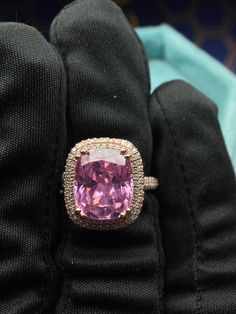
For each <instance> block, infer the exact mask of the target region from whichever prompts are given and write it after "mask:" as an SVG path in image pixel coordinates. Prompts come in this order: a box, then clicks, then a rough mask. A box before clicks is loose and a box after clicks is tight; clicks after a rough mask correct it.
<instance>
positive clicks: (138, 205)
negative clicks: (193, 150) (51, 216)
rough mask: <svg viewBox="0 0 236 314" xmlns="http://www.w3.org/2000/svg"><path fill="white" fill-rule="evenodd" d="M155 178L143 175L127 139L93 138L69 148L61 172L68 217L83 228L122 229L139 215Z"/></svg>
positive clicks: (132, 146)
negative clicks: (146, 193) (62, 171)
mask: <svg viewBox="0 0 236 314" xmlns="http://www.w3.org/2000/svg"><path fill="white" fill-rule="evenodd" d="M157 187H158V180H157V178H154V177H145V176H144V170H143V162H142V158H141V155H140V153H139V151H138V149H137V148H136V147H135V146H134V145H133V144H132V143H131V142H129V141H127V140H124V139H115V138H92V139H87V140H83V141H81V142H79V143H77V144H76V145H75V146H74V147H73V148H72V149H71V151H70V153H69V155H68V158H67V161H66V167H65V174H64V194H65V204H66V209H67V213H68V215H69V217H70V218H71V219H72V221H73V222H74V223H76V224H79V225H80V226H81V227H82V228H86V229H91V230H114V229H119V228H124V227H126V226H128V225H129V224H131V223H132V222H134V221H135V220H136V218H137V217H138V216H139V214H140V212H141V209H142V205H143V200H144V192H145V190H147V189H156V188H157Z"/></svg>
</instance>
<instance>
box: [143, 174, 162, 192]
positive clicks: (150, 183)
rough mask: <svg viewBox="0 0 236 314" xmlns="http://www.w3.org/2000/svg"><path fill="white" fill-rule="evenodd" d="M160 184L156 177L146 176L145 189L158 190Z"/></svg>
mask: <svg viewBox="0 0 236 314" xmlns="http://www.w3.org/2000/svg"><path fill="white" fill-rule="evenodd" d="M158 186H159V182H158V179H157V178H155V177H144V190H156V189H157V188H158Z"/></svg>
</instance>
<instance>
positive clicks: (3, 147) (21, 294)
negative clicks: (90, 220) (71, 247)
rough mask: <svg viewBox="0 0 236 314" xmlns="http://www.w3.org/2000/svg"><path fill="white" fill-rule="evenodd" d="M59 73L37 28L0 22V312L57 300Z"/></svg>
mask: <svg viewBox="0 0 236 314" xmlns="http://www.w3.org/2000/svg"><path fill="white" fill-rule="evenodd" d="M63 73H64V69H63V66H62V64H61V61H60V59H59V58H58V57H57V54H56V52H55V51H54V50H53V49H52V47H50V45H49V44H48V43H47V42H46V40H45V39H44V38H43V36H42V35H41V34H40V33H39V32H38V31H36V30H35V29H33V28H31V27H29V26H26V25H23V24H16V23H1V24H0V174H1V175H0V313H1V314H16V313H22V314H23V313H24V314H27V313H29V314H32V313H42V311H43V310H45V311H43V312H44V313H49V310H48V306H50V303H51V302H52V301H53V299H54V298H55V297H56V296H55V293H56V292H57V282H58V275H57V272H56V269H55V265H54V263H53V259H52V255H51V252H52V251H53V246H54V243H55V241H56V237H57V235H58V231H56V229H57V228H56V225H57V224H58V218H57V217H56V216H57V207H56V198H57V195H58V194H59V192H58V191H59V186H58V183H59V182H60V177H61V172H62V165H63V162H64V161H63V162H62V150H63V149H64V147H65V114H64V111H65V110H64V108H65V101H64V93H65V86H64V85H65V83H64V81H65V75H64V74H63ZM63 159H64V156H63ZM57 193H58V194H57ZM49 296H50V297H49ZM48 298H49V299H50V300H48Z"/></svg>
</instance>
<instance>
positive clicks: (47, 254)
mask: <svg viewBox="0 0 236 314" xmlns="http://www.w3.org/2000/svg"><path fill="white" fill-rule="evenodd" d="M56 56H57V60H59V61H60V59H59V56H58V55H57V54H56ZM60 63H61V61H60ZM60 68H61V69H60V74H61V77H60V89H59V95H60V107H59V110H58V112H57V128H56V134H57V136H56V140H55V142H54V144H52V145H53V146H54V147H53V154H52V156H53V157H52V159H51V169H53V171H52V173H51V175H50V178H49V184H48V188H47V195H46V199H47V200H48V206H47V207H46V212H45V221H46V224H45V227H44V232H45V234H46V236H45V241H44V253H43V257H44V261H45V264H46V268H47V270H48V271H49V272H50V278H49V280H48V285H47V286H45V287H44V288H43V294H44V295H45V296H44V298H43V303H42V307H41V310H39V313H48V310H47V308H48V306H50V303H51V301H50V296H51V292H52V290H54V289H55V280H56V282H58V276H59V272H58V268H57V266H56V264H55V259H54V258H53V255H52V241H53V240H54V237H55V235H54V232H55V228H56V222H55V221H54V222H53V223H52V219H53V218H54V219H55V217H53V206H52V204H51V203H52V198H53V196H52V194H53V191H54V187H55V183H56V181H57V171H56V169H57V167H58V165H59V160H60V158H59V157H60V149H59V147H60V143H61V142H62V140H63V127H62V126H63V124H62V123H60V122H61V118H62V117H63V97H62V96H63V82H64V80H63V68H62V65H61V67H60ZM54 215H55V214H54ZM55 275H56V276H57V277H56V278H55ZM55 299H56V293H55Z"/></svg>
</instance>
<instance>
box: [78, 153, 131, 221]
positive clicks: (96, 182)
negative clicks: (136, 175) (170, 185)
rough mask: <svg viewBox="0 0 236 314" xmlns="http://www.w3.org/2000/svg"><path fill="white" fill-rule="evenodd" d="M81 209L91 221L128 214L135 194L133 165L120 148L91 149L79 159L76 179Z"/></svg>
mask: <svg viewBox="0 0 236 314" xmlns="http://www.w3.org/2000/svg"><path fill="white" fill-rule="evenodd" d="M74 195H75V201H76V206H77V208H79V209H80V212H81V214H82V215H85V216H86V217H88V218H90V219H96V220H110V219H116V218H118V217H119V216H120V214H125V213H126V212H127V210H128V208H129V207H130V203H131V200H132V195H133V175H132V165H131V162H130V159H129V158H125V156H124V155H123V154H122V153H121V152H120V151H119V150H117V149H111V148H99V149H91V150H89V151H87V152H86V153H85V154H84V155H81V156H80V157H79V158H78V160H77V165H76V173H75V180H74Z"/></svg>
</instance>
